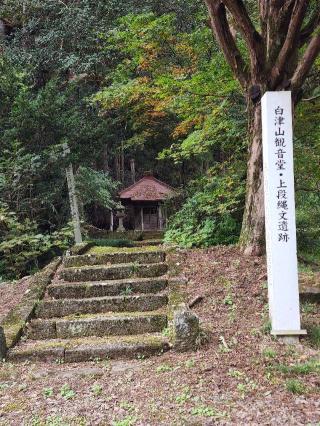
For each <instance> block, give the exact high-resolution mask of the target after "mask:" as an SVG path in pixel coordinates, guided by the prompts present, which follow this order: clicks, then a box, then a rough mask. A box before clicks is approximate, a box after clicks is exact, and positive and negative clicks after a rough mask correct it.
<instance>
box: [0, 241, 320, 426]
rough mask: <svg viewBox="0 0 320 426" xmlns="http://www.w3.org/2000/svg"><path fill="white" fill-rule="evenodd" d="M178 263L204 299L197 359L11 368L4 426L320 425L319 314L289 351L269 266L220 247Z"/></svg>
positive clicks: (1, 391) (4, 388)
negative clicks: (278, 333)
mask: <svg viewBox="0 0 320 426" xmlns="http://www.w3.org/2000/svg"><path fill="white" fill-rule="evenodd" d="M175 262H176V264H177V265H176V266H177V268H178V269H179V268H180V269H181V274H182V275H184V276H185V277H186V278H188V279H189V286H188V293H189V299H190V300H192V299H194V297H195V296H196V295H201V296H203V297H204V298H203V300H202V302H200V303H199V304H198V305H196V306H195V307H194V308H193V310H194V312H196V313H197V314H198V315H199V317H200V319H201V321H202V326H203V330H204V331H203V335H202V339H201V340H202V341H201V346H200V347H199V350H198V351H197V352H194V353H185V354H177V353H174V352H168V353H165V354H163V355H162V356H159V357H154V358H150V359H137V360H134V361H108V360H107V361H96V362H91V363H83V364H77V365H74V364H70V365H68V364H65V365H61V364H60V365H59V364H40V363H37V364H23V365H12V364H8V363H4V364H3V365H2V366H1V367H0V425H37V426H38V425H52V426H53V425H115V426H130V425H143V426H146V425H177V426H178V425H188V426H191V425H192V426H196V425H213V424H237V425H239V424H260V425H262V424H281V425H284V424H288V425H289V424H290V425H295V424H312V425H313V424H317V422H319V421H320V377H319V372H320V369H319V368H320V367H319V339H320V337H319V335H318V334H317V333H318V331H319V328H317V326H319V323H320V309H319V305H318V306H317V305H315V304H311V303H304V304H303V305H302V316H303V326H304V327H307V328H308V330H309V331H311V333H310V335H309V337H308V338H305V339H304V340H303V341H302V342H301V344H300V345H298V346H288V345H283V344H282V343H281V342H279V341H276V340H274V339H272V338H271V337H270V335H269V333H268V331H269V324H268V307H267V293H266V269H265V264H264V262H265V260H264V258H244V257H243V256H241V254H240V253H239V251H238V249H237V248H235V247H216V248H212V249H208V250H190V251H188V250H186V251H181V252H179V253H178V254H177V255H176V259H175ZM1 303H2V301H1ZM317 330H318V331H317Z"/></svg>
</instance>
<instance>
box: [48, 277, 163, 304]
mask: <svg viewBox="0 0 320 426" xmlns="http://www.w3.org/2000/svg"><path fill="white" fill-rule="evenodd" d="M167 285H168V280H167V279H166V278H128V279H125V280H112V281H106V282H101V281H98V282H83V283H63V284H54V285H51V286H49V287H48V294H49V296H50V297H53V298H54V299H81V298H89V297H105V296H120V295H130V294H134V293H158V292H160V291H162V290H165V289H166V287H167Z"/></svg>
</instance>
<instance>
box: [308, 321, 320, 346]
mask: <svg viewBox="0 0 320 426" xmlns="http://www.w3.org/2000/svg"><path fill="white" fill-rule="evenodd" d="M309 336H310V341H311V343H312V345H313V346H314V347H315V348H317V349H320V327H319V326H316V325H315V326H313V327H311V329H310V331H309Z"/></svg>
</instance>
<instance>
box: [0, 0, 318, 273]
mask: <svg viewBox="0 0 320 426" xmlns="http://www.w3.org/2000/svg"><path fill="white" fill-rule="evenodd" d="M245 3H246V4H248V5H249V6H252V7H249V8H248V9H249V10H250V12H251V14H252V19H253V21H254V22H257V9H256V8H255V6H256V4H257V2H255V1H247V2H245ZM0 19H1V22H2V27H0V30H1V34H2V36H1V56H0V100H1V102H0V152H1V156H0V192H1V200H0V254H1V261H0V276H1V275H4V274H9V275H10V276H19V275H22V274H24V273H26V272H30V271H32V270H33V269H35V268H36V267H37V266H38V265H41V264H42V263H43V262H45V261H46V260H47V259H48V258H49V257H50V256H52V255H54V254H56V253H58V252H59V250H64V249H65V248H67V247H68V246H69V245H70V244H71V241H72V232H71V228H70V224H69V222H70V209H69V200H68V191H67V184H66V178H65V168H66V166H67V164H69V162H70V161H71V162H72V164H73V167H74V169H75V173H76V179H77V182H78V193H79V200H80V204H81V218H82V220H83V222H84V223H88V224H91V225H94V226H96V227H98V228H107V227H108V223H107V218H108V211H109V210H110V208H114V207H115V206H116V205H117V197H116V195H117V191H118V190H119V189H120V188H123V187H125V186H128V185H129V184H130V183H131V174H130V160H131V159H134V160H135V164H136V173H137V176H138V177H141V176H143V173H144V172H145V171H147V170H152V172H153V174H154V175H155V176H156V177H158V178H160V179H161V180H165V181H166V182H167V183H168V184H170V185H171V186H173V187H175V188H177V189H179V194H180V196H179V197H178V198H177V199H176V200H175V202H174V203H171V205H170V206H169V210H170V212H171V213H172V214H171V217H170V219H169V227H168V230H167V233H166V240H167V241H170V242H175V243H178V244H180V245H182V246H185V247H192V246H210V245H214V244H229V243H236V242H237V241H238V239H239V235H240V230H241V224H242V216H243V211H244V207H245V188H246V172H247V151H248V125H247V122H248V120H247V119H248V114H249V111H248V108H247V104H246V97H245V94H244V92H243V90H242V87H241V84H240V83H239V81H238V80H237V79H236V78H235V77H234V74H233V72H232V69H231V67H230V65H229V64H228V63H227V62H226V60H225V58H224V55H223V52H222V51H221V49H220V47H219V45H218V43H217V41H216V40H215V39H214V38H213V36H212V30H211V28H210V25H209V24H208V12H207V9H206V7H205V4H204V3H203V2H202V1H191V0H188V1H167V2H157V1H154V0H149V1H143V2H142V1H133V0H132V1H129V2H122V1H113V0H108V1H99V0H98V1H92V0H68V1H65V2H63V1H61V2H57V1H54V0H49V1H48V0H25V1H23V2H21V1H20V0H10V1H9V0H8V1H4V2H2V5H1V6H0ZM257 25H259V24H258V23H257ZM237 43H238V48H239V50H240V51H241V52H242V53H243V55H244V56H245V55H246V52H245V45H244V40H243V38H242V37H241V34H239V35H238V36H237ZM319 80H320V60H319V58H318V59H317V60H316V62H315V64H314V66H313V68H312V70H311V72H310V75H309V77H308V78H307V80H306V82H305V85H304V91H303V94H302V100H301V102H300V103H299V105H298V107H297V109H296V114H295V140H294V146H295V176H296V201H297V222H298V243H299V246H300V249H302V250H304V251H307V252H309V253H310V252H312V253H316V252H318V253H319V252H320V245H319V232H320V184H319V182H320V180H319V178H320V171H319V170H320V168H319V164H320V92H319ZM65 143H68V145H69V147H70V149H71V154H70V156H68V157H65V156H64V155H63V144H65Z"/></svg>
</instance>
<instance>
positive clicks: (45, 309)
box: [36, 294, 168, 318]
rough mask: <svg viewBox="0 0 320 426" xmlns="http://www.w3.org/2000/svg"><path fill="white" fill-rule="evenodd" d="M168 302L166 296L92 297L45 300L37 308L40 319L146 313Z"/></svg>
mask: <svg viewBox="0 0 320 426" xmlns="http://www.w3.org/2000/svg"><path fill="white" fill-rule="evenodd" d="M167 302H168V297H167V295H166V294H142V295H133V296H107V297H92V298H89V299H58V300H43V301H42V302H40V303H39V306H38V307H37V311H36V313H37V316H38V317H39V318H55V317H57V318H61V317H65V316H67V315H74V314H90V313H93V314H97V313H102V312H134V311H139V312H145V311H155V310H157V309H160V308H162V307H163V306H165V305H166V304H167Z"/></svg>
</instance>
